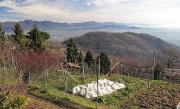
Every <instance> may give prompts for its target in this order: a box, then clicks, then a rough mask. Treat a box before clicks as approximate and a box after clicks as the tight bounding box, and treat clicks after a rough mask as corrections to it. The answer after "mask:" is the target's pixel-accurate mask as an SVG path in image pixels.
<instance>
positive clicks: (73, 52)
mask: <svg viewBox="0 0 180 109" xmlns="http://www.w3.org/2000/svg"><path fill="white" fill-rule="evenodd" d="M77 50H78V49H77V46H76V43H75V41H74V40H73V38H70V40H69V43H68V44H67V49H66V51H67V61H68V62H72V63H76V61H77V59H78V51H77Z"/></svg>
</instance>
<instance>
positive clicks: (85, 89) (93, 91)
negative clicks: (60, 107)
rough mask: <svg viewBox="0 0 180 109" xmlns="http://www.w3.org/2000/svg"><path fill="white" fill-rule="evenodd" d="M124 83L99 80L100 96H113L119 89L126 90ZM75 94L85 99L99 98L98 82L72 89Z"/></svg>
mask: <svg viewBox="0 0 180 109" xmlns="http://www.w3.org/2000/svg"><path fill="white" fill-rule="evenodd" d="M125 87H126V86H125V85H124V84H122V83H118V82H113V81H110V80H107V79H103V80H101V79H100V80H98V96H103V95H107V94H111V93H113V92H115V91H117V90H118V89H122V88H125ZM72 92H73V94H77V95H80V96H84V97H85V98H93V97H97V82H96V81H93V82H92V83H90V84H85V85H78V86H76V87H74V88H73V89H72Z"/></svg>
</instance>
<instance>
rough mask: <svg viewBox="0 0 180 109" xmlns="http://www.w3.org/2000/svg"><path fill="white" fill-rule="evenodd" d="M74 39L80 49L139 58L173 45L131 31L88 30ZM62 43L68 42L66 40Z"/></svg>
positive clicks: (150, 55)
mask: <svg viewBox="0 0 180 109" xmlns="http://www.w3.org/2000/svg"><path fill="white" fill-rule="evenodd" d="M74 40H75V41H76V43H77V44H78V45H79V47H81V48H82V49H90V50H92V51H104V52H106V53H108V54H111V55H114V56H130V57H135V58H139V59H143V58H149V57H152V54H153V52H158V51H162V50H163V49H164V48H167V47H174V46H173V45H171V44H169V43H167V42H165V41H163V40H161V39H160V38H156V37H154V36H151V35H148V34H142V33H133V32H124V33H108V32H89V33H87V34H85V35H83V36H80V37H74ZM63 43H64V44H66V43H68V40H67V41H64V42H63Z"/></svg>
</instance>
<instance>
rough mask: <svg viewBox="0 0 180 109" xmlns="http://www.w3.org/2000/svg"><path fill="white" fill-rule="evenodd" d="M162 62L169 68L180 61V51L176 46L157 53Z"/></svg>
mask: <svg viewBox="0 0 180 109" xmlns="http://www.w3.org/2000/svg"><path fill="white" fill-rule="evenodd" d="M157 57H158V59H159V61H160V63H161V64H162V65H165V67H167V68H172V67H175V66H177V65H178V64H179V63H180V52H179V51H178V50H176V49H174V48H166V49H164V50H163V51H162V52H161V53H158V55H157Z"/></svg>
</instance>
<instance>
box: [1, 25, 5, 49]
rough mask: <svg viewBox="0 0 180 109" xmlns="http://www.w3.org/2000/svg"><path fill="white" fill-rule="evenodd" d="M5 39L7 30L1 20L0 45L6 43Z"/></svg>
mask: <svg viewBox="0 0 180 109" xmlns="http://www.w3.org/2000/svg"><path fill="white" fill-rule="evenodd" d="M5 39H6V37H5V32H4V31H3V28H2V24H1V22H0V46H1V45H3V44H4V41H5Z"/></svg>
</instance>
